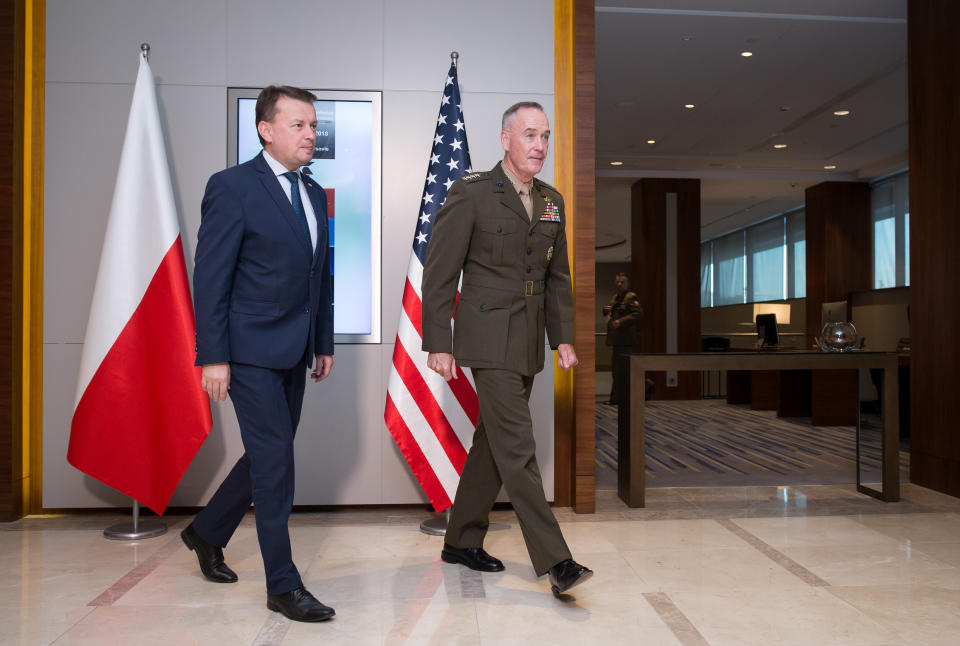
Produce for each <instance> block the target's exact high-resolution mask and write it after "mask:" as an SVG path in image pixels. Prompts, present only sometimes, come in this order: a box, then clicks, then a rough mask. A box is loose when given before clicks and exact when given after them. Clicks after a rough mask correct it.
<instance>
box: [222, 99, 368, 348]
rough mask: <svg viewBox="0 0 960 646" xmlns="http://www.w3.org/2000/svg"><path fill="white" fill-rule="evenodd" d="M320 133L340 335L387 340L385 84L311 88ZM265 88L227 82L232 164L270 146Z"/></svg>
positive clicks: (318, 159)
mask: <svg viewBox="0 0 960 646" xmlns="http://www.w3.org/2000/svg"><path fill="white" fill-rule="evenodd" d="M311 92H313V94H314V95H315V96H316V97H317V101H315V102H314V107H315V108H316V110H317V140H316V145H315V146H314V151H313V160H312V161H311V162H310V165H309V167H308V168H309V170H310V174H311V177H313V178H314V179H316V180H317V182H318V183H319V184H320V186H322V187H323V188H324V190H326V192H327V218H328V220H327V221H328V225H329V231H330V259H331V263H330V271H331V273H332V275H333V330H334V340H335V341H336V342H337V343H380V211H381V124H382V117H381V105H382V95H381V93H380V92H353V91H340V90H335V91H334V90H311ZM259 93H260V88H227V165H228V166H233V165H234V164H239V163H243V162H245V161H248V160H250V159H253V158H254V157H256V156H257V155H258V154H260V151H261V150H262V147H261V145H260V140H259V139H258V137H257V124H256V118H255V116H254V115H255V108H256V105H257V95H258V94H259Z"/></svg>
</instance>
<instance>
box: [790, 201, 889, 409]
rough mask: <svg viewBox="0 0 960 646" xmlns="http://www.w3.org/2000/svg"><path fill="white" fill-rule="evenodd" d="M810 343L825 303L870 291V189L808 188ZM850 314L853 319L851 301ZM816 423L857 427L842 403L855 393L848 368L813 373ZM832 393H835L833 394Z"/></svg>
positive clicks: (818, 326)
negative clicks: (852, 293)
mask: <svg viewBox="0 0 960 646" xmlns="http://www.w3.org/2000/svg"><path fill="white" fill-rule="evenodd" d="M806 228H807V231H806V240H807V243H806V248H807V258H806V262H807V269H806V271H807V343H806V344H805V345H806V347H810V346H811V345H812V344H813V340H814V337H817V336H819V335H820V310H821V307H820V306H821V305H823V303H829V302H831V301H849V298H850V292H856V291H862V290H867V289H870V288H871V282H870V276H871V267H870V262H871V258H872V257H873V255H872V244H871V240H870V239H871V236H870V231H872V230H873V227H872V225H871V223H870V185H869V184H868V183H866V182H821V183H820V184H816V185H814V186H811V187H810V188H808V189H807V190H806ZM847 306H848V309H847V311H848V316H849V311H850V310H849V302H848V303H847ZM810 380H811V381H810V386H811V392H812V396H813V403H812V411H811V420H812V422H813V424H814V425H817V426H824V425H838V426H841V425H848V424H856V421H857V419H856V415H857V413H856V409H855V408H854V407H853V406H850V405H848V404H843V402H847V401H850V396H849V395H838V393H849V392H851V389H852V392H853V393H854V395H853V396H854V397H855V393H856V387H857V376H856V373H855V372H853V371H849V370H846V371H845V370H814V371H813V374H812V375H811V377H810ZM831 393H832V395H831Z"/></svg>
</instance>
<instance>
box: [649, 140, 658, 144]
mask: <svg viewBox="0 0 960 646" xmlns="http://www.w3.org/2000/svg"><path fill="white" fill-rule="evenodd" d="M647 143H648V144H651V145H652V144H655V143H657V140H656V139H647Z"/></svg>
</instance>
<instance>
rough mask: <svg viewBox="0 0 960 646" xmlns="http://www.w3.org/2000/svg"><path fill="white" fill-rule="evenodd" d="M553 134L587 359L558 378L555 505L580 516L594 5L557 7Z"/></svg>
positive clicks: (589, 349)
mask: <svg viewBox="0 0 960 646" xmlns="http://www.w3.org/2000/svg"><path fill="white" fill-rule="evenodd" d="M554 22H555V30H554V53H555V70H554V87H555V96H554V100H555V113H554V124H553V130H554V133H555V136H554V141H555V144H554V160H555V166H556V172H555V175H556V181H557V185H558V188H559V189H560V191H561V193H563V195H564V200H565V202H566V213H567V242H568V245H569V247H570V267H571V272H572V279H573V291H574V308H575V322H576V334H575V341H574V346H575V348H576V351H577V356H578V358H579V359H580V365H579V367H578V368H577V369H576V370H575V371H574V373H573V375H572V376H571V375H570V374H569V373H564V372H562V371H560V370H559V368H557V369H556V371H555V373H554V374H555V376H554V436H555V440H556V441H555V450H556V458H555V467H554V474H555V476H554V479H555V501H556V503H557V504H558V505H572V506H573V508H574V510H575V511H576V512H577V513H592V512H593V511H594V509H595V500H594V489H595V476H594V468H595V467H594V462H595V457H594V451H595V446H594V444H595V430H594V426H595V420H594V406H595V402H594V371H595V368H596V348H595V345H594V316H595V311H596V298H595V285H594V237H595V235H594V202H595V199H596V197H595V192H596V189H595V183H596V180H595V176H596V162H595V157H596V149H595V146H596V144H595V134H594V129H595V121H596V117H595V110H596V108H595V106H594V103H595V95H596V89H595V88H596V74H595V62H594V1H593V0H556V2H555V3H554Z"/></svg>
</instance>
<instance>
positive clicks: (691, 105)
mask: <svg viewBox="0 0 960 646" xmlns="http://www.w3.org/2000/svg"><path fill="white" fill-rule="evenodd" d="M683 107H685V108H686V109H687V110H693V109H694V108H695V107H696V106H695V105H693V104H692V103H685V104H684V105H683Z"/></svg>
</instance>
